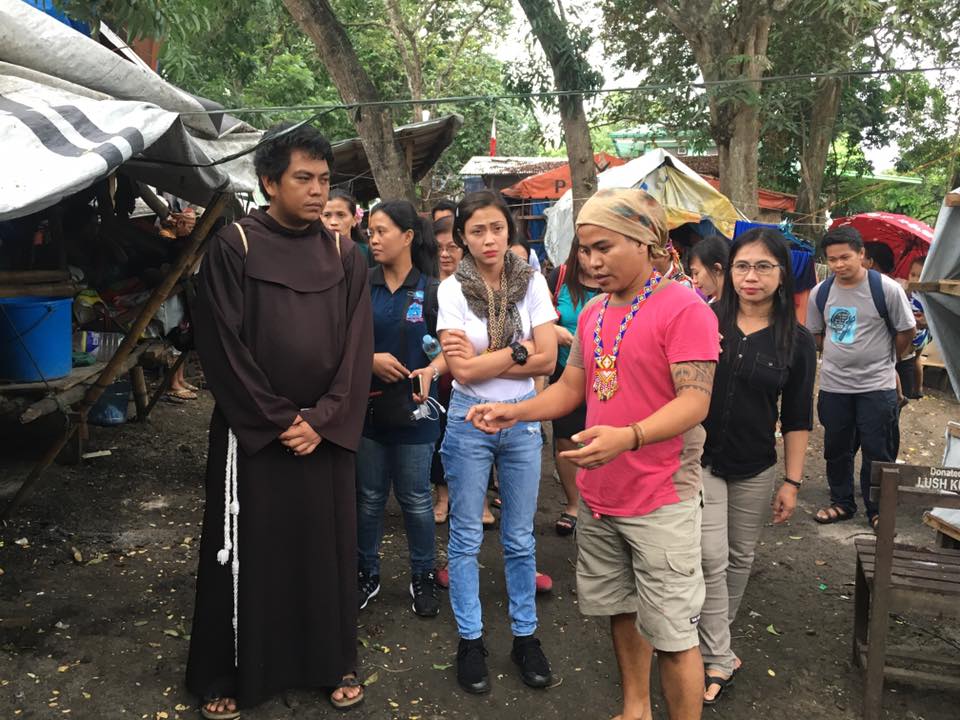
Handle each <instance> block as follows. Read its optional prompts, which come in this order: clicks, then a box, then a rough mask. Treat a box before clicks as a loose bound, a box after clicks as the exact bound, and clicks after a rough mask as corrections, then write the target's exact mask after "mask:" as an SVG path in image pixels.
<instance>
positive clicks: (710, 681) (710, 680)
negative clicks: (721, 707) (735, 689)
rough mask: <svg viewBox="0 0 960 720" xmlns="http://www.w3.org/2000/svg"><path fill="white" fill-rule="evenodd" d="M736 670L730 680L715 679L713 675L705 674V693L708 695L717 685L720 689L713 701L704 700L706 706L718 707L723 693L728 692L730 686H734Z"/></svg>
mask: <svg viewBox="0 0 960 720" xmlns="http://www.w3.org/2000/svg"><path fill="white" fill-rule="evenodd" d="M736 672H737V671H736V670H734V671H733V674H731V675H730V677H728V678H721V677H714V676H713V675H708V674H706V673H704V674H703V692H704V693H706V692H707V690H709V689H710V686H711V685H717V686H719V687H720V689H719V690H717V694H716V695H714V696H713V698H712V699H709V700H708V699H707V698H706V697H704V698H703V704H704V705H716V704H717V703H718V702H720V698H721V697H723V691H724V690H726V689H727V688H728V687H729V686H730V685H733V676H734V675H736Z"/></svg>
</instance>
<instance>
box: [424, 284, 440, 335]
mask: <svg viewBox="0 0 960 720" xmlns="http://www.w3.org/2000/svg"><path fill="white" fill-rule="evenodd" d="M439 289H440V281H439V280H437V279H436V278H433V277H428V278H427V279H426V287H425V288H424V291H423V320H424V322H425V323H426V324H427V330H428V331H429V333H430V334H431V335H433V336H434V337H436V336H437V316H438V315H439V314H440V303H439V301H438V299H437V291H438V290H439Z"/></svg>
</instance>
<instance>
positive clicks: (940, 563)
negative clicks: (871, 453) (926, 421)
mask: <svg viewBox="0 0 960 720" xmlns="http://www.w3.org/2000/svg"><path fill="white" fill-rule="evenodd" d="M870 481H871V493H870V494H871V497H872V498H873V499H874V500H877V499H878V495H879V503H880V524H879V526H878V528H877V537H876V538H863V539H858V540H857V541H856V548H857V579H856V590H855V592H854V621H853V661H854V664H855V665H857V666H858V667H864V668H865V687H864V691H863V717H864V720H879V719H880V712H881V706H882V703H883V681H884V678H885V677H887V678H890V679H891V680H899V681H903V682H911V683H920V684H928V685H934V686H937V687H941V688H947V689H953V690H960V660H955V659H952V658H944V657H940V656H937V655H935V654H933V653H926V652H918V651H916V650H909V649H904V648H898V647H887V633H888V631H889V623H890V617H889V616H890V613H891V612H897V613H906V612H913V613H920V614H926V615H934V616H936V617H938V618H953V619H960V550H952V549H945V548H933V547H930V548H922V547H912V546H909V545H901V544H897V543H894V536H895V535H896V516H897V507H898V506H900V505H911V506H917V505H919V506H927V507H930V506H933V505H937V506H940V507H948V508H960V469H958V468H937V467H922V466H917V465H896V464H894V463H879V462H874V463H873V464H872V466H871V478H870ZM888 661H889V664H888ZM907 664H909V665H911V666H916V665H923V666H929V667H937V668H939V670H940V671H939V672H935V671H932V670H917V669H914V668H913V667H904V665H907Z"/></svg>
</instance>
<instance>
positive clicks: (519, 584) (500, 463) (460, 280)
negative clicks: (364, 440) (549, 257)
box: [437, 191, 557, 693]
mask: <svg viewBox="0 0 960 720" xmlns="http://www.w3.org/2000/svg"><path fill="white" fill-rule="evenodd" d="M515 234H516V228H515V225H514V222H513V217H512V216H511V214H510V211H509V209H508V208H507V206H506V204H505V203H504V201H503V199H502V198H501V197H500V195H499V194H498V193H495V192H492V191H482V192H477V193H471V194H469V195H467V196H466V197H465V198H464V199H463V200H462V201H461V202H460V204H459V205H458V206H457V212H456V216H455V220H454V239H455V240H456V241H457V242H458V243H459V244H460V245H461V246H462V247H463V248H464V250H465V254H464V258H463V260H462V261H461V263H460V266H459V268H458V269H457V272H456V273H455V274H454V275H453V276H451V277H449V278H447V279H446V280H444V281H443V282H442V283H441V284H440V289H439V291H438V305H439V317H438V320H437V330H438V333H439V335H440V342H441V345H442V347H443V353H444V357H445V358H446V360H447V364H448V366H449V368H450V371H451V373H452V374H453V378H454V382H453V393H452V395H451V398H450V408H449V412H448V420H447V431H446V435H445V436H444V439H443V445H442V447H441V449H440V454H441V457H442V458H443V465H444V468H445V469H446V473H447V483H448V486H449V492H450V541H449V544H448V547H447V555H448V558H449V564H448V570H449V572H450V605H451V607H452V608H453V613H454V616H455V617H456V619H457V627H458V629H459V632H460V645H459V648H458V650H457V680H458V682H459V683H460V685H461V687H463V688H464V689H465V690H467V691H468V692H471V693H484V692H488V691H489V689H490V680H489V677H488V674H487V665H486V659H485V658H486V655H487V651H486V649H485V648H484V644H483V637H482V636H483V623H482V618H481V608H480V570H479V564H478V562H477V555H478V554H479V552H480V545H481V543H482V542H483V527H482V524H481V513H482V510H483V500H484V497H485V496H486V492H487V480H488V478H489V476H490V468H491V467H492V466H493V464H494V463H496V467H497V477H498V478H499V481H500V496H501V498H503V510H502V513H501V516H500V531H501V537H502V543H503V555H504V564H505V566H506V567H505V572H506V580H507V594H508V596H509V600H510V619H511V630H512V631H513V635H514V641H513V650H512V652H511V657H512V658H513V660H514V662H516V663H517V664H518V665H519V666H520V674H521V678H522V679H523V681H524V682H525V683H526V684H527V685H529V686H531V687H546V686H547V685H548V684H549V683H550V681H551V674H550V665H549V663H548V662H547V659H546V657H545V656H544V654H543V651H542V650H541V649H540V641H539V640H537V638H536V637H535V636H534V633H535V632H536V629H537V608H536V603H535V599H534V596H535V593H536V588H535V574H536V560H535V541H534V536H533V516H534V513H535V512H536V509H537V494H538V491H539V487H540V449H541V445H542V444H543V441H542V439H541V435H540V424H539V423H518V424H517V425H516V426H514V427H512V428H509V429H507V430H502V431H500V432H498V433H495V434H491V435H488V434H485V433H483V432H481V431H480V430H477V429H476V428H474V426H473V424H472V423H469V422H467V421H466V416H467V413H468V412H469V410H470V408H471V407H472V406H473V405H477V404H479V403H484V402H491V401H492V402H520V401H521V400H524V399H526V398H529V397H532V396H533V394H534V384H533V378H534V377H537V376H540V375H549V374H550V373H551V372H552V371H553V367H554V364H555V363H556V357H557V339H556V333H555V332H554V329H553V324H554V322H555V321H556V319H557V315H556V311H555V310H554V308H553V302H552V299H551V297H550V291H549V289H548V288H547V282H546V280H545V279H544V277H543V276H542V275H541V274H540V273H536V272H534V271H533V268H531V267H530V265H529V264H527V263H526V262H524V261H523V260H522V259H520V258H519V257H517V256H516V255H515V254H514V253H512V252H509V251H508V247H509V245H510V242H511V240H512V239H513V238H514V236H515Z"/></svg>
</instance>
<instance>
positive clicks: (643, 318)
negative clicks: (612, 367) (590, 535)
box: [571, 283, 720, 517]
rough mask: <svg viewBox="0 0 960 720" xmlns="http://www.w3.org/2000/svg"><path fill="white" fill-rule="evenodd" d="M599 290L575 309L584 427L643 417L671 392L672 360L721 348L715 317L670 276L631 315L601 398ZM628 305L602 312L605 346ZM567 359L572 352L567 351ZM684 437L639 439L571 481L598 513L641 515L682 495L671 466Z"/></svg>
mask: <svg viewBox="0 0 960 720" xmlns="http://www.w3.org/2000/svg"><path fill="white" fill-rule="evenodd" d="M604 297H606V296H599V297H598V298H597V299H596V301H595V302H592V303H590V304H589V305H588V306H587V307H586V308H584V310H583V312H582V313H581V314H580V322H579V325H578V327H577V336H578V337H577V340H578V341H579V342H578V343H577V344H578V345H579V349H580V351H581V354H580V357H578V358H577V360H579V361H580V362H575V363H574V364H575V365H577V366H580V365H581V362H582V367H583V368H584V374H585V376H586V384H587V387H586V391H587V425H586V426H587V427H591V426H593V425H614V426H621V427H622V426H625V425H629V424H630V423H633V422H638V421H640V420H643V419H644V418H646V417H647V416H649V415H651V414H653V413H654V412H656V411H657V410H659V409H660V408H661V407H663V406H664V405H666V404H667V403H668V402H670V401H671V400H673V399H674V398H675V397H676V392H675V390H674V387H673V377H672V375H671V374H670V365H671V364H674V363H681V362H694V361H713V362H716V361H717V359H718V357H719V352H720V335H719V330H718V327H717V316H716V315H715V314H714V312H713V310H711V309H710V308H709V307H708V306H707V304H706V303H704V302H703V301H702V300H701V299H700V298H699V297H698V296H697V294H696V293H695V292H693V291H692V290H690V289H688V288H686V287H683V286H681V285H679V284H677V283H670V284H669V285H665V286H664V287H662V288H661V289H659V290H657V291H656V292H655V293H654V294H653V295H651V296H650V297H649V298H648V299H647V301H646V302H645V303H644V304H643V305H642V306H641V307H640V310H639V311H638V312H637V314H636V315H635V316H634V318H633V320H631V321H630V325H629V326H628V327H627V331H626V334H625V335H624V337H623V341H622V342H621V344H620V355H619V358H618V360H617V380H618V386H619V389H618V390H617V393H616V394H615V395H614V396H613V397H612V398H611V399H609V400H605V401H601V400H600V399H598V398H597V396H596V393H594V391H593V379H594V374H595V369H596V363H595V362H594V357H593V350H594V343H593V332H594V328H595V327H596V324H597V315H598V314H599V313H600V308H601V307H602V303H603V298H604ZM629 309H630V308H629V306H627V305H624V306H620V307H616V306H614V305H610V307H608V308H607V312H606V315H605V316H604V319H603V347H604V352H605V353H609V352H610V351H611V350H612V349H613V343H614V340H615V339H616V336H617V329H618V328H619V327H620V321H621V320H623V317H624V315H626V314H627V311H628V310H629ZM571 359H572V354H571ZM682 449H683V439H682V437H675V438H672V439H670V440H664V441H663V442H658V443H653V444H652V445H644V446H643V447H642V448H640V449H639V450H637V451H635V452H625V453H622V454H621V455H620V456H618V457H617V458H615V459H614V460H613V461H612V462H609V463H607V464H606V465H603V466H602V467H599V468H597V469H595V470H587V469H581V470H580V471H579V472H578V473H577V487H578V488H579V489H580V494H581V496H582V497H583V500H584V502H585V503H586V504H587V507H589V508H590V509H591V510H593V512H596V513H599V514H601V515H615V516H620V517H629V516H635V515H646V514H648V513H651V512H653V511H654V510H656V509H657V508H658V507H661V506H662V505H669V504H671V503H675V502H678V501H680V500H681V499H684V498H681V497H680V496H679V495H678V489H677V487H676V486H675V484H674V473H676V471H677V469H678V468H679V467H680V452H681V450H682Z"/></svg>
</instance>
